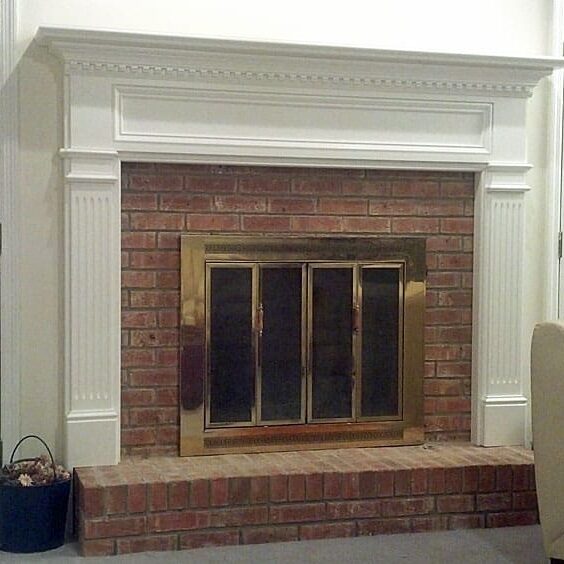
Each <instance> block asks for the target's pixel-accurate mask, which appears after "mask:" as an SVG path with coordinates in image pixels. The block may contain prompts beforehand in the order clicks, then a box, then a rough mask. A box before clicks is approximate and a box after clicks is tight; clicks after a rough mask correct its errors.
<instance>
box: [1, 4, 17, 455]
mask: <svg viewBox="0 0 564 564" xmlns="http://www.w3.org/2000/svg"><path fill="white" fill-rule="evenodd" d="M16 25H17V6H16V1H15V0H0V88H1V95H0V119H1V120H2V121H1V123H0V147H1V150H0V178H1V183H0V184H1V186H2V189H1V190H0V218H1V219H0V220H1V221H2V239H3V241H2V243H3V250H2V256H1V258H0V261H1V267H0V288H1V289H0V295H1V298H0V299H1V306H0V334H1V339H2V341H1V342H2V344H1V347H2V349H1V367H0V381H1V383H0V402H1V406H0V411H1V415H0V417H1V422H0V426H1V427H0V428H1V433H2V440H3V446H4V452H3V457H4V459H6V458H7V457H8V456H9V453H10V451H11V450H12V448H13V447H14V446H15V445H16V443H17V441H18V440H19V438H20V437H21V419H20V402H21V397H20V387H21V383H20V381H21V352H22V349H21V323H22V322H21V291H20V271H21V267H20V250H19V249H20V241H21V237H20V225H21V214H20V204H19V193H18V151H19V143H18V132H19V129H18V127H19V125H18V84H17V80H18V78H17V71H16V70H15V61H14V57H15V43H16Z"/></svg>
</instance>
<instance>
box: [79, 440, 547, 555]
mask: <svg viewBox="0 0 564 564" xmlns="http://www.w3.org/2000/svg"><path fill="white" fill-rule="evenodd" d="M75 480H76V481H75V486H76V487H75V493H76V495H77V500H76V501H77V503H76V505H75V506H76V516H77V525H78V533H79V542H80V547H81V551H82V553H83V554H84V555H86V556H95V555H109V554H116V553H118V554H119V553H127V552H140V551H146V550H175V549H183V548H198V547H203V546H215V545H236V544H253V543H265V542H278V541H290V540H301V539H319V538H329V537H351V536H361V535H374V534H383V533H403V532H422V531H429V530H444V529H462V528H477V527H504V526H512V525H532V524H535V523H537V522H538V511H537V505H536V493H535V483H534V468H533V455H532V452H531V451H526V450H525V449H523V448H520V447H498V448H488V449H485V448H482V447H475V446H471V445H469V444H463V445H460V444H455V443H434V444H430V445H426V446H418V447H382V448H373V449H347V450H328V451H310V452H299V453H297V452H293V453H274V454H255V455H222V456H209V457H195V458H179V457H176V456H175V457H151V458H148V459H146V460H139V459H129V460H128V461H127V462H123V463H121V464H119V465H118V466H108V467H95V468H79V469H77V470H76V474H75Z"/></svg>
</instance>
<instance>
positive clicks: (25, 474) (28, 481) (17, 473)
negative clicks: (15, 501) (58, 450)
mask: <svg viewBox="0 0 564 564" xmlns="http://www.w3.org/2000/svg"><path fill="white" fill-rule="evenodd" d="M68 479H70V473H69V472H68V471H67V470H65V469H64V468H63V467H62V466H61V465H59V464H57V465H56V466H55V480H53V469H52V467H51V461H50V460H49V459H48V457H47V456H45V455H42V456H38V457H36V458H33V459H31V460H22V461H20V462H12V463H10V464H6V465H5V466H4V467H3V468H2V472H1V473H0V484H4V485H10V486H19V487H29V486H44V485H46V484H51V483H53V481H57V482H59V481H62V480H68Z"/></svg>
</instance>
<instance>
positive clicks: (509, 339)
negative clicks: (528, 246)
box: [472, 164, 529, 446]
mask: <svg viewBox="0 0 564 564" xmlns="http://www.w3.org/2000/svg"><path fill="white" fill-rule="evenodd" d="M528 168H529V167H528V166H525V165H523V166H519V165H503V164H499V165H493V166H490V167H488V169H487V170H486V171H485V172H484V173H483V174H482V177H481V181H480V183H479V185H478V187H477V194H476V214H475V217H476V225H475V237H476V246H475V264H474V273H475V274H474V279H475V285H474V320H473V356H472V358H473V379H472V383H473V388H472V397H473V414H472V432H473V440H474V442H476V443H478V444H482V445H486V446H494V445H511V444H516V445H517V444H518V445H521V444H524V442H525V432H526V409H527V403H528V400H527V397H526V396H525V395H524V390H525V382H526V378H527V374H528V372H527V360H526V359H527V351H528V344H527V342H526V340H525V338H524V337H525V336H524V332H523V267H524V266H523V263H524V254H525V253H524V238H523V237H524V235H523V233H524V229H525V208H524V196H525V193H526V192H527V191H528V190H529V186H527V184H526V183H525V180H524V175H525V173H526V172H527V170H528Z"/></svg>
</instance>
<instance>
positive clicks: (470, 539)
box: [0, 526, 548, 564]
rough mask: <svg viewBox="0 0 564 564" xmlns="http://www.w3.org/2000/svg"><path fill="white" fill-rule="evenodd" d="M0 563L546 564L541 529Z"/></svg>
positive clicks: (69, 551) (66, 555) (16, 558)
mask: <svg viewBox="0 0 564 564" xmlns="http://www.w3.org/2000/svg"><path fill="white" fill-rule="evenodd" d="M0 562H7V563H8V562H9V563H11V562H13V563H21V564H23V563H27V562H29V563H34V562H51V563H53V564H54V563H57V564H58V563H61V564H70V563H77V562H80V563H82V564H96V563H98V562H104V563H106V564H122V563H123V564H126V563H127V564H134V563H135V564H149V563H157V562H158V563H159V564H167V563H173V562H174V563H182V562H186V563H190V564H220V563H221V564H231V563H233V564H249V563H260V564H262V563H265V564H301V563H319V564H321V563H323V564H360V563H370V564H396V563H403V564H406V563H409V564H463V563H464V564H466V563H468V564H474V563H475V564H486V563H492V564H545V563H546V562H548V560H547V559H545V557H544V551H543V547H542V540H541V532H540V527H538V526H533V527H508V528H503V529H472V530H465V531H446V532H437V533H418V534H405V535H379V536H374V537H358V538H349V539H331V540H319V541H300V542H287V543H277V544H259V545H247V546H233V547H221V548H203V549H198V550H187V551H179V552H161V553H156V552H152V553H143V554H128V555H125V556H108V557H104V558H81V557H79V556H77V553H76V547H75V546H74V545H66V546H64V547H62V548H60V549H57V550H53V551H50V552H46V553H43V554H23V555H15V554H7V553H3V552H0Z"/></svg>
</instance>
